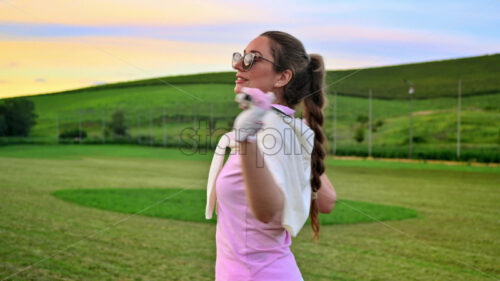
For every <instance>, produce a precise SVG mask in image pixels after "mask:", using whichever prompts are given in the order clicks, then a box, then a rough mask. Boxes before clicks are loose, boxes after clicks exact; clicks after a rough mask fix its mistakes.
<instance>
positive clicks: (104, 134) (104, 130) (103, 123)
mask: <svg viewBox="0 0 500 281" xmlns="http://www.w3.org/2000/svg"><path fill="white" fill-rule="evenodd" d="M105 118H106V110H105V109H104V108H103V109H102V143H103V144H105V143H106V123H105V121H104V119H105Z"/></svg>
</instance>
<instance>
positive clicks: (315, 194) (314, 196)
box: [311, 191, 318, 200]
mask: <svg viewBox="0 0 500 281" xmlns="http://www.w3.org/2000/svg"><path fill="white" fill-rule="evenodd" d="M311 199H312V200H316V199H318V192H317V191H316V192H313V193H312V194H311Z"/></svg>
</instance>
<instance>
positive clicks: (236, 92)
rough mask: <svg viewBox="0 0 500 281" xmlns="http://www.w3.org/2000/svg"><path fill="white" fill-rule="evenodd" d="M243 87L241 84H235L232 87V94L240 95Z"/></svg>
mask: <svg viewBox="0 0 500 281" xmlns="http://www.w3.org/2000/svg"><path fill="white" fill-rule="evenodd" d="M243 87H246V86H244V85H242V84H236V85H235V86H234V93H235V94H239V93H241V91H242V90H243Z"/></svg>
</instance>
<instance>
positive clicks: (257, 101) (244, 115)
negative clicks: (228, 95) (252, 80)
mask: <svg viewBox="0 0 500 281" xmlns="http://www.w3.org/2000/svg"><path fill="white" fill-rule="evenodd" d="M275 98H276V97H275V95H274V93H272V92H267V93H264V92H262V91H261V90H260V89H258V88H247V87H244V88H243V89H242V93H239V94H236V97H235V101H236V102H238V103H239V106H240V108H243V109H245V110H244V111H242V112H241V113H240V114H239V115H238V116H237V117H236V119H235V121H234V125H233V128H234V130H235V139H236V141H238V142H242V141H245V140H250V141H255V134H256V133H257V131H258V130H260V129H261V128H262V118H263V117H264V114H265V113H266V112H267V111H269V110H270V109H271V103H272V102H273V101H274V99H275Z"/></svg>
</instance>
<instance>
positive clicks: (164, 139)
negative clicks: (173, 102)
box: [162, 106, 167, 147]
mask: <svg viewBox="0 0 500 281" xmlns="http://www.w3.org/2000/svg"><path fill="white" fill-rule="evenodd" d="M165 118H166V117H165V106H163V116H162V119H163V146H164V147H167V124H166V123H167V122H166V120H165Z"/></svg>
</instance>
